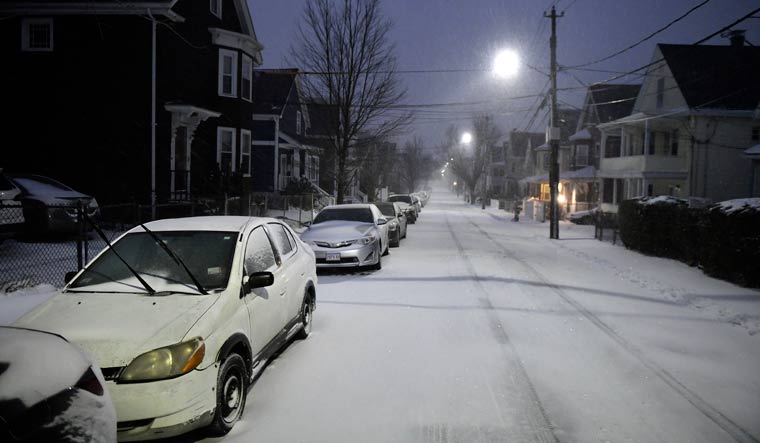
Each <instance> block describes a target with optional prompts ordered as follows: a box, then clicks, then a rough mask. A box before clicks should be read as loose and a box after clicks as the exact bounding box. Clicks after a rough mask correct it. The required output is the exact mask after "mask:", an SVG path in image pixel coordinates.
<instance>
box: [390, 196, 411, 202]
mask: <svg viewBox="0 0 760 443" xmlns="http://www.w3.org/2000/svg"><path fill="white" fill-rule="evenodd" d="M388 200H389V201H392V202H404V203H412V197H411V196H408V195H391V196H390V197H388Z"/></svg>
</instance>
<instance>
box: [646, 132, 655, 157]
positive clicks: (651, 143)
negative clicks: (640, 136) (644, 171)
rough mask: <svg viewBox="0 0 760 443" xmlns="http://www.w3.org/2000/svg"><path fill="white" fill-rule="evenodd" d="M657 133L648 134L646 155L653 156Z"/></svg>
mask: <svg viewBox="0 0 760 443" xmlns="http://www.w3.org/2000/svg"><path fill="white" fill-rule="evenodd" d="M656 139H657V133H656V132H650V133H649V146H648V147H647V154H649V155H654V154H655V142H656V141H657V140H656Z"/></svg>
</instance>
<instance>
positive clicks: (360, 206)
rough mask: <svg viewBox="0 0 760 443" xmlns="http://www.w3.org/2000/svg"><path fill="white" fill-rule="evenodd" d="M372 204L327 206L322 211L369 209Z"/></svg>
mask: <svg viewBox="0 0 760 443" xmlns="http://www.w3.org/2000/svg"><path fill="white" fill-rule="evenodd" d="M374 205H375V204H374V203H343V204H340V205H332V206H327V207H326V208H324V209H323V211H327V210H333V209H369V207H370V206H374Z"/></svg>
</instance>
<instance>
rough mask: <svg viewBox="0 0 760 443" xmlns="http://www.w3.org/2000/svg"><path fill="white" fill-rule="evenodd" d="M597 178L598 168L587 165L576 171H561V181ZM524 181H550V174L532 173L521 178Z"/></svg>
mask: <svg viewBox="0 0 760 443" xmlns="http://www.w3.org/2000/svg"><path fill="white" fill-rule="evenodd" d="M594 179H596V168H594V167H593V166H586V167H585V168H582V169H578V170H575V171H560V172H559V180H560V181H592V180H594ZM520 181H521V182H523V183H548V182H549V174H539V175H531V176H530V177H525V178H524V179H522V180H520Z"/></svg>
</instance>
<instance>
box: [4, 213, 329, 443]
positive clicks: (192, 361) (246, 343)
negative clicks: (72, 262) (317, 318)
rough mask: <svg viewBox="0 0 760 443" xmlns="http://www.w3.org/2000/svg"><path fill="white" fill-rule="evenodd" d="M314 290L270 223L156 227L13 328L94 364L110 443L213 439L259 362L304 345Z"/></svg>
mask: <svg viewBox="0 0 760 443" xmlns="http://www.w3.org/2000/svg"><path fill="white" fill-rule="evenodd" d="M316 290H317V276H316V266H315V262H314V253H313V252H312V250H311V248H309V247H308V246H307V245H306V244H305V243H303V242H302V241H301V240H300V239H299V238H298V237H297V236H296V235H295V233H294V232H293V231H292V230H291V229H290V228H289V227H288V226H287V225H285V224H283V223H281V222H280V221H278V220H276V219H271V218H253V217H234V216H217V217H191V218H180V219H167V220H159V221H154V222H151V223H147V224H145V225H140V226H138V227H136V228H134V229H132V230H130V231H128V232H127V233H126V234H124V235H123V236H121V237H120V238H119V239H118V240H117V241H116V242H114V243H113V246H112V247H110V248H107V249H105V250H103V251H102V252H101V253H100V254H99V255H98V256H97V257H96V258H95V259H94V260H93V261H92V262H90V263H89V264H88V265H87V266H86V267H85V268H84V269H83V270H82V271H80V272H79V273H78V274H77V275H76V276H75V277H73V279H72V280H71V281H70V283H68V284H67V285H66V286H65V287H64V289H63V290H62V291H61V293H60V294H58V295H56V296H54V297H53V298H51V299H50V300H49V301H47V302H46V303H44V304H43V305H41V306H39V307H37V308H35V309H34V310H32V311H31V312H29V313H28V314H26V315H25V316H23V317H22V318H21V319H19V320H18V321H17V322H16V323H15V325H16V326H19V327H29V328H35V329H41V330H46V331H50V332H53V333H56V334H60V335H61V336H63V337H66V339H68V340H70V341H71V342H73V343H76V344H77V345H79V346H81V347H82V348H84V349H85V350H86V351H87V352H89V353H90V354H91V355H92V356H93V357H94V359H95V360H96V361H97V363H98V364H99V365H100V367H101V368H102V370H103V374H104V375H105V379H106V387H107V388H108V390H109V391H110V393H111V397H112V398H113V401H114V405H115V407H116V414H117V417H118V439H119V440H120V441H133V440H146V439H153V438H164V437H170V436H173V435H179V434H182V433H185V432H187V431H189V430H192V429H195V428H201V427H207V428H208V430H209V431H210V433H212V434H215V435H223V434H225V433H227V432H229V430H230V429H232V427H233V425H234V424H235V422H236V421H237V420H238V419H239V418H240V416H241V414H242V413H243V409H244V406H245V400H246V393H247V392H248V386H249V384H250V382H251V380H253V378H254V377H255V375H256V374H257V373H258V372H259V371H260V370H261V368H263V367H264V366H265V362H266V360H267V359H268V358H269V357H270V356H272V355H273V354H274V353H275V352H277V351H278V350H279V349H280V348H281V347H282V346H283V345H284V344H286V343H288V342H289V341H290V339H291V338H292V337H295V336H300V337H302V338H306V336H308V335H309V333H310V331H311V320H312V313H313V311H314V308H315V303H316Z"/></svg>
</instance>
